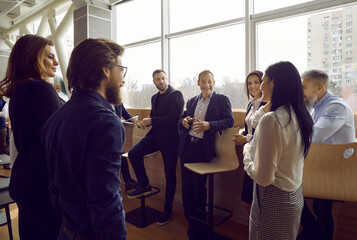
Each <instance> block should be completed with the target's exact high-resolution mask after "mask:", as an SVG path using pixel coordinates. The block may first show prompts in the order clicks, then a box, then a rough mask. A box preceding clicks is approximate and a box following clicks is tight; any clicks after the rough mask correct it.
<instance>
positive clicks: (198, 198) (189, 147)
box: [181, 139, 207, 239]
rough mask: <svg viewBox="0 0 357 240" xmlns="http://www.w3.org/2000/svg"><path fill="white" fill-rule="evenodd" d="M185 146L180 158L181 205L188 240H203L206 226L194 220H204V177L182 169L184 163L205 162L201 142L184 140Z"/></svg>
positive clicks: (205, 194)
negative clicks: (186, 225)
mask: <svg viewBox="0 0 357 240" xmlns="http://www.w3.org/2000/svg"><path fill="white" fill-rule="evenodd" d="M186 141H187V142H186V146H185V149H184V152H183V156H182V158H181V179H182V203H183V208H184V213H185V217H186V219H187V221H188V224H189V227H188V231H187V235H188V236H189V238H190V239H205V236H206V233H207V225H206V224H204V223H201V222H200V221H197V220H194V219H192V218H191V217H190V216H193V217H195V218H198V219H201V220H206V214H205V213H204V212H205V209H206V200H207V189H206V182H207V176H206V175H199V174H197V173H194V172H192V171H191V170H189V169H187V168H186V167H184V164H185V163H196V162H207V159H205V158H204V157H203V152H204V149H203V142H198V143H194V142H191V141H190V140H189V139H187V140H186Z"/></svg>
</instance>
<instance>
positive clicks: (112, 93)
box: [105, 82, 121, 105]
mask: <svg viewBox="0 0 357 240" xmlns="http://www.w3.org/2000/svg"><path fill="white" fill-rule="evenodd" d="M120 88H121V87H119V86H118V85H117V84H114V83H113V82H112V84H109V85H108V86H107V87H106V88H105V95H106V97H107V100H108V102H109V103H111V104H114V105H120V104H121V91H120Z"/></svg>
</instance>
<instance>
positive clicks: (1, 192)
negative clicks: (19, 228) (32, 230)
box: [0, 175, 14, 240]
mask: <svg viewBox="0 0 357 240" xmlns="http://www.w3.org/2000/svg"><path fill="white" fill-rule="evenodd" d="M0 178H5V179H3V180H0V209H2V208H5V216H3V215H4V213H1V214H0V226H2V225H5V224H7V228H8V230H9V237H10V240H12V239H13V236H12V227H11V217H10V207H9V205H10V204H11V203H14V200H12V198H11V197H10V194H9V183H10V178H9V177H8V176H3V175H0Z"/></svg>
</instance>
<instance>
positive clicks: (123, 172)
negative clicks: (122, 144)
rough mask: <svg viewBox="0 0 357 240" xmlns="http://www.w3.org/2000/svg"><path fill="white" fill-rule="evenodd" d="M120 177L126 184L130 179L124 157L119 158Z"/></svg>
mask: <svg viewBox="0 0 357 240" xmlns="http://www.w3.org/2000/svg"><path fill="white" fill-rule="evenodd" d="M120 172H121V175H122V176H123V180H124V182H128V181H129V180H130V178H131V176H130V171H129V165H128V160H127V159H126V158H125V157H122V158H121V168H120Z"/></svg>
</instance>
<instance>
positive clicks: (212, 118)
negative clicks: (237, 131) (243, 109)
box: [178, 91, 234, 161]
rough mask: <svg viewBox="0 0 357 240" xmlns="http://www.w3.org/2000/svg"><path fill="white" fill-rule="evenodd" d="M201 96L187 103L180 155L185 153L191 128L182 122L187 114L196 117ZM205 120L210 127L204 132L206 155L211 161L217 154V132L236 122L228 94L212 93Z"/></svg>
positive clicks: (181, 131)
mask: <svg viewBox="0 0 357 240" xmlns="http://www.w3.org/2000/svg"><path fill="white" fill-rule="evenodd" d="M199 97H200V95H198V96H195V97H193V98H191V99H189V100H188V102H187V105H186V108H187V110H186V111H185V112H184V113H183V115H182V116H181V118H180V121H179V128H180V144H179V149H178V154H179V156H182V154H183V151H184V149H185V145H186V140H187V135H188V133H189V130H188V129H186V128H184V127H183V126H182V124H181V122H182V120H183V119H184V118H185V117H187V116H190V117H194V113H195V109H196V105H197V101H198V99H199ZM205 121H208V122H209V124H210V129H209V130H208V131H205V132H204V134H203V143H204V155H205V158H206V160H207V161H211V160H212V159H213V158H214V157H215V156H216V151H215V140H216V134H217V132H218V131H221V130H223V129H226V128H231V127H233V123H234V120H233V114H232V108H231V103H230V101H229V99H228V97H227V96H226V95H223V94H219V93H216V92H215V91H214V92H213V93H212V98H211V100H210V102H209V105H208V108H207V113H206V116H205ZM191 126H192V125H191Z"/></svg>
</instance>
